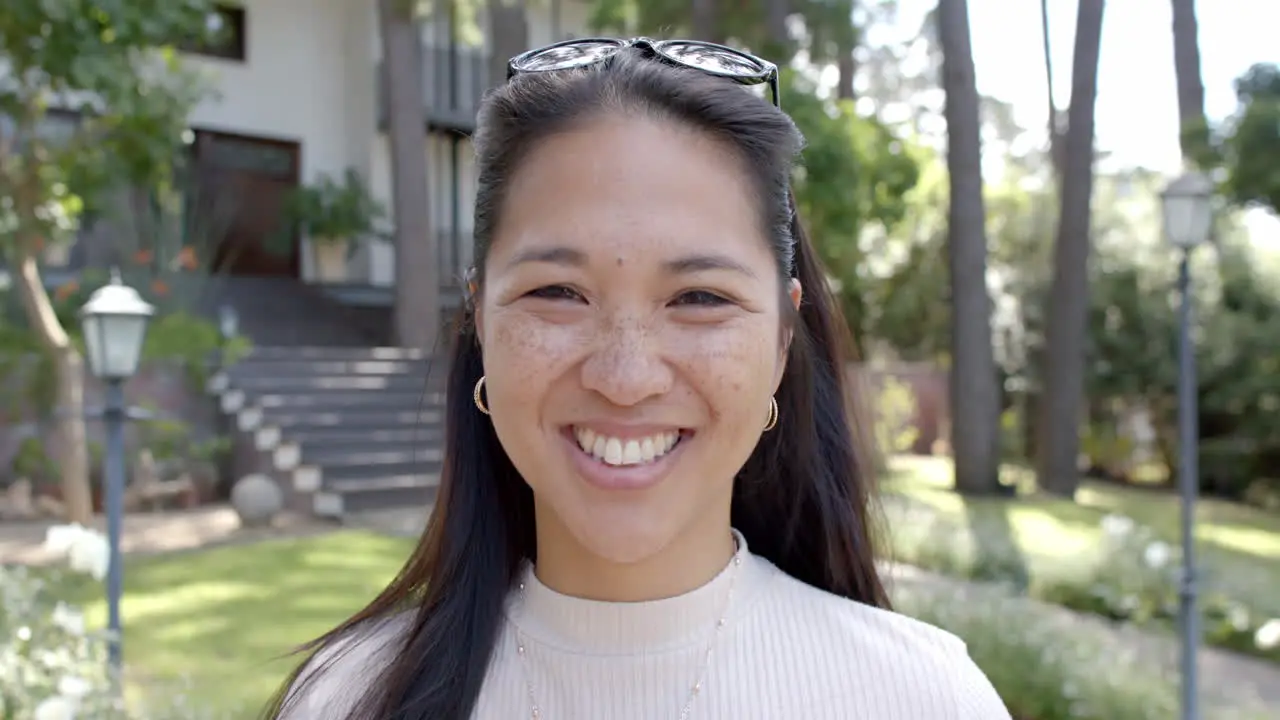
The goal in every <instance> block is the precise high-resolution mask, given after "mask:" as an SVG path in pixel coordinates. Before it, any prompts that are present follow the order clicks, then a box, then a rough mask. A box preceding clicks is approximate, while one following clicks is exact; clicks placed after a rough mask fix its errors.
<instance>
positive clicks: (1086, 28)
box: [1036, 0, 1104, 497]
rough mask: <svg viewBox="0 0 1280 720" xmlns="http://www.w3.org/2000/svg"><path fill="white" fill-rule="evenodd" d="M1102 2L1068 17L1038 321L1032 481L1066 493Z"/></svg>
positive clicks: (1083, 300)
mask: <svg viewBox="0 0 1280 720" xmlns="http://www.w3.org/2000/svg"><path fill="white" fill-rule="evenodd" d="M1103 5H1104V0H1080V5H1079V11H1078V14H1077V17H1076V43H1075V51H1074V57H1073V61H1072V68H1071V104H1070V107H1069V110H1068V115H1067V134H1066V140H1065V158H1064V162H1063V175H1062V182H1061V183H1060V185H1061V187H1060V189H1059V190H1060V197H1061V202H1060V212H1059V216H1058V234H1057V238H1056V240H1055V243H1054V262H1053V282H1052V286H1051V288H1050V292H1049V306H1048V324H1047V325H1046V333H1047V338H1046V346H1045V353H1044V364H1045V370H1044V372H1043V374H1042V378H1043V381H1044V396H1043V398H1042V399H1041V404H1040V408H1039V409H1040V413H1041V417H1040V422H1039V427H1038V431H1039V433H1040V437H1039V438H1038V441H1037V442H1036V449H1037V455H1038V458H1037V460H1038V462H1037V468H1036V469H1037V475H1038V478H1039V484H1040V487H1041V488H1042V489H1044V490H1046V491H1048V492H1051V493H1054V494H1057V495H1062V496H1066V497H1073V496H1074V495H1075V491H1076V487H1077V485H1078V484H1079V474H1078V472H1077V468H1076V462H1077V457H1078V455H1079V451H1080V417H1081V406H1082V400H1083V393H1084V370H1085V368H1084V363H1085V338H1086V324H1087V320H1088V309H1089V308H1088V303H1089V246H1090V221H1091V214H1090V205H1091V201H1092V196H1093V158H1094V149H1093V138H1094V105H1095V103H1096V100H1097V97H1098V58H1099V53H1100V47H1101V42H1102V10H1103Z"/></svg>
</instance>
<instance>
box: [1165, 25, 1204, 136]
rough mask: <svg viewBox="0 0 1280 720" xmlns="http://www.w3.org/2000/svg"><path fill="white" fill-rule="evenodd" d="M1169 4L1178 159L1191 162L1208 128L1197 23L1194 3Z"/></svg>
mask: <svg viewBox="0 0 1280 720" xmlns="http://www.w3.org/2000/svg"><path fill="white" fill-rule="evenodd" d="M1172 2H1173V67H1174V72H1175V74H1176V77H1177V82H1178V121H1179V122H1178V126H1179V129H1180V135H1181V140H1182V155H1183V157H1184V158H1186V159H1188V160H1191V159H1192V158H1195V157H1196V156H1197V155H1200V154H1201V153H1202V152H1203V149H1204V147H1205V145H1206V144H1207V142H1208V132H1209V125H1208V123H1207V122H1206V121H1205V117H1204V82H1203V81H1202V80H1201V79H1200V39H1199V23H1197V22H1196V2H1195V0H1172Z"/></svg>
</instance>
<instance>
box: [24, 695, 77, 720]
mask: <svg viewBox="0 0 1280 720" xmlns="http://www.w3.org/2000/svg"><path fill="white" fill-rule="evenodd" d="M75 717H76V701H75V700H73V699H71V698H66V697H61V696H58V695H55V696H53V697H51V698H45V700H44V701H43V702H41V703H40V704H39V705H37V706H36V711H35V714H34V715H32V718H33V720H75Z"/></svg>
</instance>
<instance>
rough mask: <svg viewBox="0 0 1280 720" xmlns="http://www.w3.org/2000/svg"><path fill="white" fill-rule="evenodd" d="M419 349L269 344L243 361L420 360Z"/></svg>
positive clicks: (421, 355)
mask: <svg viewBox="0 0 1280 720" xmlns="http://www.w3.org/2000/svg"><path fill="white" fill-rule="evenodd" d="M425 357H427V356H426V354H425V353H423V352H422V351H421V350H414V349H411V348H399V347H368V346H365V347H332V346H327V347H326V346H297V347H290V346H270V345H255V346H254V347H253V348H252V349H251V350H249V353H248V355H247V356H246V357H245V358H244V361H245V362H255V361H271V360H286V361H288V360H328V361H342V362H350V361H353V360H354V361H361V360H422V359H424V358H425Z"/></svg>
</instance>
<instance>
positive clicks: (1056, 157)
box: [1040, 0, 1065, 182]
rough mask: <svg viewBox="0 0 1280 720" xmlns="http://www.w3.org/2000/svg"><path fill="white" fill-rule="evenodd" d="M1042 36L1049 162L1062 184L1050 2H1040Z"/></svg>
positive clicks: (1059, 124) (1060, 132)
mask: <svg viewBox="0 0 1280 720" xmlns="http://www.w3.org/2000/svg"><path fill="white" fill-rule="evenodd" d="M1040 35H1041V36H1042V37H1043V38H1044V77H1045V92H1046V94H1047V96H1048V100H1049V128H1048V130H1049V160H1050V162H1051V163H1052V164H1053V174H1054V180H1055V181H1057V182H1062V165H1063V161H1064V157H1065V156H1064V155H1063V152H1064V148H1063V142H1062V134H1063V133H1062V124H1063V123H1062V111H1060V110H1059V109H1058V103H1057V102H1055V101H1054V99H1053V46H1052V45H1051V44H1050V36H1049V0H1040Z"/></svg>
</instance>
